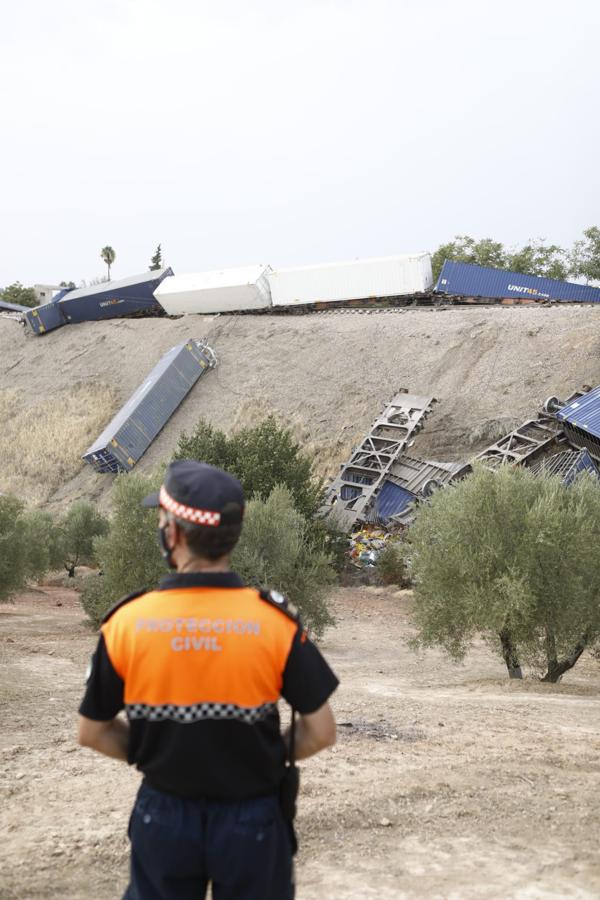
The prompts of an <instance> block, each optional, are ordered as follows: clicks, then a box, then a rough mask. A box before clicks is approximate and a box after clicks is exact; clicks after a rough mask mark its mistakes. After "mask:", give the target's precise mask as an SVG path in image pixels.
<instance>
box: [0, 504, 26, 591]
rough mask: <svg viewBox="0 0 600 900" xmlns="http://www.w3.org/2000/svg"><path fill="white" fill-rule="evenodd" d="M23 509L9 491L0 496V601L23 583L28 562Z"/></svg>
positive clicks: (17, 589)
mask: <svg viewBox="0 0 600 900" xmlns="http://www.w3.org/2000/svg"><path fill="white" fill-rule="evenodd" d="M24 509H25V507H24V504H23V503H22V502H21V501H20V500H18V499H17V498H16V497H14V496H12V495H11V494H3V495H0V603H5V602H6V601H7V600H10V599H11V598H12V597H13V596H14V595H15V594H16V593H17V592H18V591H20V590H21V589H22V588H23V587H24V586H25V579H26V577H27V569H28V563H27V553H26V547H27V545H26V540H25V538H26V534H25V519H24V515H23V514H24Z"/></svg>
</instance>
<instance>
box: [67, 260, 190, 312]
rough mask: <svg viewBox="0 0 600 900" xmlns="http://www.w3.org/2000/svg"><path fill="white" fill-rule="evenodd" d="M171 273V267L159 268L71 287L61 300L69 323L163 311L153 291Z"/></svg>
mask: <svg viewBox="0 0 600 900" xmlns="http://www.w3.org/2000/svg"><path fill="white" fill-rule="evenodd" d="M172 274H173V270H172V269H171V268H166V269H159V270H157V271H151V272H145V273H144V274H143V275H132V276H131V277H130V278H121V279H120V280H119V281H107V282H103V283H102V284H97V285H94V286H93V287H83V288H77V289H76V290H74V291H69V293H68V294H67V296H66V297H64V298H63V299H62V300H59V301H58V303H59V306H60V308H61V311H62V313H63V314H64V316H65V319H66V320H67V322H68V323H69V324H75V323H77V322H95V321H97V320H98V319H115V318H119V317H120V316H133V315H136V314H137V315H156V314H160V313H162V307H161V305H160V303H159V302H158V301H157V300H156V299H155V297H154V291H155V290H156V288H157V287H158V286H159V284H160V283H161V281H162V280H163V279H164V278H167V277H168V276H169V275H172Z"/></svg>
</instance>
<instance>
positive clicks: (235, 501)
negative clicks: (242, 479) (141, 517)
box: [142, 459, 244, 528]
mask: <svg viewBox="0 0 600 900" xmlns="http://www.w3.org/2000/svg"><path fill="white" fill-rule="evenodd" d="M142 506H148V507H153V506H155V507H157V506H162V508H163V509H165V510H167V512H170V513H172V514H173V515H174V516H175V517H176V518H178V519H183V521H184V522H189V523H190V524H192V525H208V526H212V527H217V528H218V527H219V525H234V524H237V523H239V522H241V521H242V519H243V517H244V492H243V490H242V486H241V484H240V483H239V481H238V480H237V478H234V477H233V475H230V474H229V473H228V472H224V471H223V469H218V468H217V467H216V466H209V465H208V463H203V462H196V460H193V459H178V460H176V461H175V462H172V463H171V465H170V466H169V467H168V468H167V471H166V474H165V480H164V482H163V484H162V486H161V489H160V491H157V493H155V494H149V495H148V496H147V497H144V499H143V500H142Z"/></svg>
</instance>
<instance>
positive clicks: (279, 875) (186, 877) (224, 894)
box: [124, 784, 294, 900]
mask: <svg viewBox="0 0 600 900" xmlns="http://www.w3.org/2000/svg"><path fill="white" fill-rule="evenodd" d="M129 837H130V840H131V882H130V885H129V887H128V888H127V891H126V892H125V896H124V900H192V898H193V900H201V898H204V897H205V896H206V891H207V888H208V885H209V884H210V885H211V886H212V897H213V898H214V900H293V897H294V885H293V864H292V855H291V849H290V840H289V836H288V829H287V826H286V824H285V822H284V821H283V818H282V816H281V811H280V808H279V803H278V800H277V798H276V797H260V798H257V799H255V800H246V801H244V802H241V803H221V802H213V801H205V800H183V799H181V798H179V797H174V796H172V795H171V794H164V793H163V792H162V791H157V790H155V789H154V788H151V787H149V786H148V785H146V784H142V786H141V788H140V790H139V793H138V796H137V800H136V803H135V807H134V809H133V812H132V814H131V820H130V824H129Z"/></svg>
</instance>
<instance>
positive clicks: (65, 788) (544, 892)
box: [0, 588, 600, 900]
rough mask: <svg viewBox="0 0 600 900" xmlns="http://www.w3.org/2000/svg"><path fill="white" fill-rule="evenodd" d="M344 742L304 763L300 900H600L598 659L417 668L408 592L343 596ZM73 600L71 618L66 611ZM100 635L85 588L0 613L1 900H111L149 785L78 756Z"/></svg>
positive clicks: (339, 703) (331, 656) (429, 662)
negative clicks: (546, 666) (83, 596)
mask: <svg viewBox="0 0 600 900" xmlns="http://www.w3.org/2000/svg"><path fill="white" fill-rule="evenodd" d="M333 603H334V610H335V613H336V616H337V626H336V627H335V628H333V629H330V630H329V631H328V632H327V634H326V636H325V639H324V641H323V650H324V652H325V654H326V656H327V658H328V660H329V661H330V663H331V664H332V666H333V668H334V669H335V671H336V672H337V674H338V676H339V677H340V679H341V685H340V688H339V689H338V691H337V692H336V693H335V695H334V698H333V705H334V712H335V715H336V719H337V722H338V743H337V745H336V746H335V747H334V748H332V749H330V750H328V751H326V752H325V753H322V754H320V755H319V756H317V757H315V758H313V759H311V760H307V761H306V762H304V763H302V790H301V797H300V804H299V810H300V813H299V819H298V831H299V838H300V846H301V849H300V854H299V857H298V865H297V880H298V893H297V897H298V900H309V898H310V900H312V898H315V897H321V898H323V900H363V898H377V900H392V898H399V900H402V898H409V900H412V898H428V900H449V898H450V900H481V898H485V900H495V898H498V900H504V898H507V897H508V898H511V900H512V898H517V900H539V898H553V900H558V898H576V900H592V898H597V897H598V896H600V863H599V861H598V829H599V827H600V800H599V797H600V762H599V759H600V757H599V750H600V699H599V697H598V692H599V689H600V665H599V663H598V661H597V660H595V659H593V658H591V657H590V656H588V655H584V657H582V659H581V660H580V662H579V663H578V664H577V666H576V667H575V668H574V669H573V670H572V671H571V672H569V673H568V674H567V675H566V676H565V678H564V679H563V681H562V683H561V684H558V685H546V684H540V683H539V682H538V681H536V680H535V679H533V678H528V679H526V680H524V681H523V682H520V683H515V682H509V681H508V679H507V678H506V674H505V670H504V668H503V666H502V664H501V663H500V661H499V659H498V658H496V657H494V656H492V655H491V653H490V651H489V649H488V648H487V647H486V646H485V645H484V644H483V643H479V644H477V645H476V647H475V648H474V650H473V652H472V653H471V654H470V655H469V657H468V659H467V664H466V665H464V666H455V665H453V664H451V663H449V662H448V661H447V659H446V658H445V657H443V656H442V655H441V654H440V653H438V652H434V651H429V652H427V653H426V654H423V655H416V654H415V653H413V652H412V651H410V650H409V649H408V647H407V644H406V639H407V638H408V637H409V636H410V634H411V629H410V627H409V625H408V623H407V611H408V608H409V606H410V593H408V594H407V593H406V592H403V593H402V594H401V595H400V596H397V595H395V594H394V592H393V591H392V590H387V591H385V590H381V591H378V590H376V589H373V588H366V589H365V588H345V589H339V590H337V591H335V592H334V596H333ZM58 604H60V606H59V605H58ZM94 644H95V636H94V635H93V634H92V633H91V632H90V630H89V629H88V628H87V627H86V625H85V624H84V622H83V617H82V613H81V610H80V608H79V606H78V601H77V596H76V594H75V593H74V592H73V591H65V590H64V589H60V588H44V589H43V590H41V591H38V592H35V593H30V594H27V595H23V596H22V597H21V598H19V599H18V601H17V603H15V604H14V605H4V606H3V607H1V608H0V708H1V709H2V729H1V731H0V825H1V828H2V835H3V838H2V841H1V842H0V896H1V897H2V898H3V900H50V898H53V900H54V898H56V897H64V898H65V900H90V898H94V900H115V898H117V897H119V896H121V894H122V891H123V889H124V887H125V884H126V882H127V867H128V843H127V837H126V829H127V820H128V816H129V810H130V807H131V803H132V800H133V797H134V794H135V791H136V788H137V785H138V783H139V775H138V774H137V773H136V772H135V771H133V770H131V769H129V768H128V767H127V766H125V765H123V764H120V763H117V762H114V761H112V760H108V759H103V758H101V757H99V756H97V755H96V754H93V753H92V752H91V751H88V750H83V749H81V748H78V747H77V746H76V745H75V742H74V729H75V710H76V708H77V704H78V701H79V698H80V696H81V693H82V690H83V680H84V672H85V668H86V665H87V661H88V659H89V654H90V652H91V650H92V648H93V646H94Z"/></svg>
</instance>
